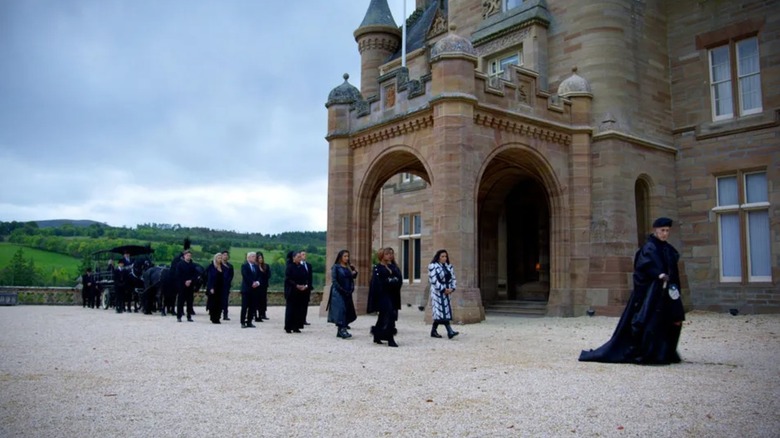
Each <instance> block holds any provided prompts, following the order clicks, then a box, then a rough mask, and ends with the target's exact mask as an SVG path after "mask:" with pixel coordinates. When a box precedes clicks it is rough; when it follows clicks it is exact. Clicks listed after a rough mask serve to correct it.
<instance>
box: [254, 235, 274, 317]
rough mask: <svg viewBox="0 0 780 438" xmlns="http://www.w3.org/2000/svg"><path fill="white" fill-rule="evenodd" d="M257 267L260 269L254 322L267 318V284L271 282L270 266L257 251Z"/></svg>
mask: <svg viewBox="0 0 780 438" xmlns="http://www.w3.org/2000/svg"><path fill="white" fill-rule="evenodd" d="M256 264H257V268H258V269H259V270H260V276H259V277H258V280H259V281H260V286H259V287H258V288H257V307H256V308H255V322H263V320H265V319H268V316H267V315H266V312H267V311H268V285H269V284H270V282H271V267H270V266H268V265H267V264H266V263H265V257H263V253H262V252H260V251H257V259H256Z"/></svg>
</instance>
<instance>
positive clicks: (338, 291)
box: [327, 249, 357, 339]
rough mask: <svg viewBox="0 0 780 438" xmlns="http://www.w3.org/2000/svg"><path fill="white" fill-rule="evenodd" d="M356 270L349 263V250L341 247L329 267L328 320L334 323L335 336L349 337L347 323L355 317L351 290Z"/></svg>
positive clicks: (352, 289) (353, 289)
mask: <svg viewBox="0 0 780 438" xmlns="http://www.w3.org/2000/svg"><path fill="white" fill-rule="evenodd" d="M356 277H357V271H355V268H354V266H352V265H350V264H349V251H347V250H346V249H342V250H341V251H339V253H338V255H337V256H336V263H334V264H333V267H332V268H331V269H330V278H331V285H330V300H329V301H328V309H327V310H328V322H332V323H334V324H336V327H337V328H338V330H337V331H336V336H338V337H339V338H342V339H348V338H351V337H352V335H351V334H350V333H349V332H348V331H347V328H348V327H349V323H351V322H352V321H354V320H356V319H357V312H355V303H354V302H353V301H352V292H354V291H355V278H356Z"/></svg>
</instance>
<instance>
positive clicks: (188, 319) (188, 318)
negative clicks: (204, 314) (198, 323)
mask: <svg viewBox="0 0 780 438" xmlns="http://www.w3.org/2000/svg"><path fill="white" fill-rule="evenodd" d="M187 322H195V321H193V319H192V318H190V317H187Z"/></svg>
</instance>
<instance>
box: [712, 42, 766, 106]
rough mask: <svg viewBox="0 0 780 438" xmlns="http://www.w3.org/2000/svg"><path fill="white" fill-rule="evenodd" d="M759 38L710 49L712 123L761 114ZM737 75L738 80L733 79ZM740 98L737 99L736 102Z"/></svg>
mask: <svg viewBox="0 0 780 438" xmlns="http://www.w3.org/2000/svg"><path fill="white" fill-rule="evenodd" d="M759 61H760V57H759V50H758V38H756V37H752V38H747V39H743V40H740V41H736V42H733V41H732V42H730V43H729V44H726V45H723V46H719V47H714V48H712V49H710V50H709V65H710V97H711V100H712V117H713V120H724V119H731V118H733V117H735V115H736V116H737V117H739V116H745V115H749V114H756V113H760V112H761V111H762V109H763V106H762V104H761V68H760V62H759ZM733 75H736V79H737V80H736V81H734V80H732V77H733ZM734 96H737V99H734Z"/></svg>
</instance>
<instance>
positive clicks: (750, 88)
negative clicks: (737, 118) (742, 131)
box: [739, 75, 761, 112]
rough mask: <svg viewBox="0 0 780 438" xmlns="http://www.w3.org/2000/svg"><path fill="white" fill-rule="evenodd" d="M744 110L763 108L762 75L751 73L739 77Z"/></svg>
mask: <svg viewBox="0 0 780 438" xmlns="http://www.w3.org/2000/svg"><path fill="white" fill-rule="evenodd" d="M739 93H740V101H741V110H742V112H747V111H750V110H760V109H761V77H760V76H759V75H751V76H747V77H744V78H740V79H739Z"/></svg>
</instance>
